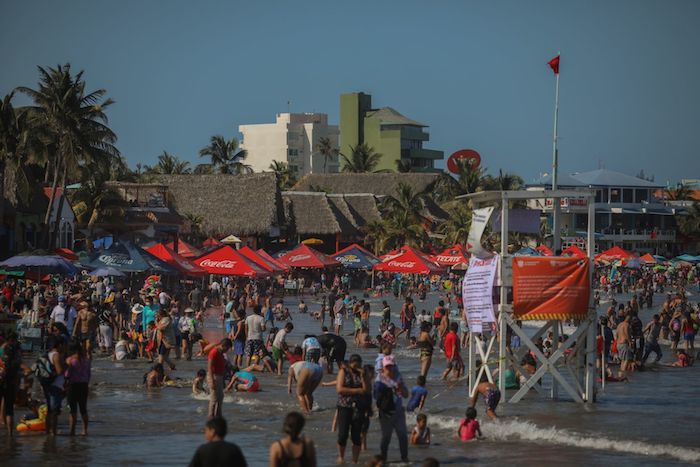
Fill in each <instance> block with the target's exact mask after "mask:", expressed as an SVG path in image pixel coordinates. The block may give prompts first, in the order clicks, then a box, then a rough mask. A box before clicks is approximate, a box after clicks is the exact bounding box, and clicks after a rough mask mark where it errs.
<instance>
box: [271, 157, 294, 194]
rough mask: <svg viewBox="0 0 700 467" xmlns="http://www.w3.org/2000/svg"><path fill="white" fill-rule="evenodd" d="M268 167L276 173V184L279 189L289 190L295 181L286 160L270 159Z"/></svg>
mask: <svg viewBox="0 0 700 467" xmlns="http://www.w3.org/2000/svg"><path fill="white" fill-rule="evenodd" d="M269 168H270V170H272V171H273V172H274V173H275V175H277V185H278V186H279V188H280V191H286V190H289V189H290V188H291V187H293V186H294V184H295V183H296V182H297V181H296V178H295V177H294V174H293V173H292V171H291V170H290V168H289V164H287V163H286V162H280V161H272V164H270V167H269Z"/></svg>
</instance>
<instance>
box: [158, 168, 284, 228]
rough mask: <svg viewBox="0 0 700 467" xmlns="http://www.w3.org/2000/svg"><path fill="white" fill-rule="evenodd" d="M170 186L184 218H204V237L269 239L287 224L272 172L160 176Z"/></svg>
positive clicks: (159, 181) (176, 206) (170, 190)
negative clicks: (187, 216)
mask: <svg viewBox="0 0 700 467" xmlns="http://www.w3.org/2000/svg"><path fill="white" fill-rule="evenodd" d="M154 178H155V180H156V181H157V182H158V183H162V184H164V185H167V186H168V192H169V201H170V204H171V206H172V207H174V208H175V209H176V210H177V212H178V213H180V214H181V215H183V216H184V215H188V214H191V215H195V216H200V217H201V218H202V224H201V230H202V231H203V232H204V233H205V234H208V235H209V234H236V235H268V234H269V233H270V227H273V226H281V225H282V223H283V220H284V210H283V204H282V197H281V196H280V191H279V189H278V187H277V176H276V175H275V174H274V173H272V172H262V173H254V174H246V175H228V174H188V175H158V176H156V177H154Z"/></svg>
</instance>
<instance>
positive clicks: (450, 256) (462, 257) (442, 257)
mask: <svg viewBox="0 0 700 467" xmlns="http://www.w3.org/2000/svg"><path fill="white" fill-rule="evenodd" d="M433 261H435V262H436V263H437V264H439V265H440V266H455V265H457V264H460V263H469V258H468V257H467V253H466V252H465V251H464V247H463V246H462V245H460V244H455V245H454V246H451V247H449V248H446V249H445V250H443V251H442V252H440V253H438V254H437V255H435V256H433Z"/></svg>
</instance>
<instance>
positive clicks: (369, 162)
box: [340, 143, 382, 173]
mask: <svg viewBox="0 0 700 467" xmlns="http://www.w3.org/2000/svg"><path fill="white" fill-rule="evenodd" d="M350 150H351V153H350V157H348V156H346V155H345V154H342V153H341V154H340V158H341V159H342V161H343V169H342V170H343V172H351V173H367V172H375V169H376V168H377V165H379V162H380V161H381V159H382V155H381V154H379V153H378V152H375V151H374V149H373V148H372V147H370V146H369V145H368V144H367V143H362V144H358V145H357V146H355V147H350Z"/></svg>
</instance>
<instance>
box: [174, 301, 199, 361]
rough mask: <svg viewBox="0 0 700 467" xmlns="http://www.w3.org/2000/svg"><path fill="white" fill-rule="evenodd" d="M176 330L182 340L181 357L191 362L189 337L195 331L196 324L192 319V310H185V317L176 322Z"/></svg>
mask: <svg viewBox="0 0 700 467" xmlns="http://www.w3.org/2000/svg"><path fill="white" fill-rule="evenodd" d="M178 328H179V330H180V336H181V338H182V344H181V345H182V355H183V356H184V357H185V359H186V360H192V342H191V340H190V336H192V335H194V334H195V333H196V331H197V322H196V320H195V319H194V310H193V309H192V308H185V316H183V317H182V318H180V320H179V321H178Z"/></svg>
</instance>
